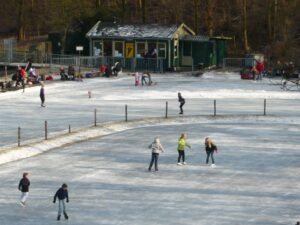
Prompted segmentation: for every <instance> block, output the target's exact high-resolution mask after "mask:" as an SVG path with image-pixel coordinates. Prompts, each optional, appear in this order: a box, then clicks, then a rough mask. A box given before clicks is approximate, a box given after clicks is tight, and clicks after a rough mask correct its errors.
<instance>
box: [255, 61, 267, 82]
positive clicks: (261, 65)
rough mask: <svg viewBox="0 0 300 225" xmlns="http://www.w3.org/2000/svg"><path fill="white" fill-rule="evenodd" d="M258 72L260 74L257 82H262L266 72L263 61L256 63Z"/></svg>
mask: <svg viewBox="0 0 300 225" xmlns="http://www.w3.org/2000/svg"><path fill="white" fill-rule="evenodd" d="M256 70H257V73H258V77H257V80H261V79H262V75H263V72H264V71H265V64H264V62H263V61H261V60H260V61H256Z"/></svg>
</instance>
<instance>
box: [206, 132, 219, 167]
mask: <svg viewBox="0 0 300 225" xmlns="http://www.w3.org/2000/svg"><path fill="white" fill-rule="evenodd" d="M205 151H206V164H208V163H209V158H211V162H212V164H211V167H215V166H216V165H215V159H214V152H215V151H218V148H217V146H216V144H215V143H214V142H213V141H212V139H211V138H209V137H207V138H205Z"/></svg>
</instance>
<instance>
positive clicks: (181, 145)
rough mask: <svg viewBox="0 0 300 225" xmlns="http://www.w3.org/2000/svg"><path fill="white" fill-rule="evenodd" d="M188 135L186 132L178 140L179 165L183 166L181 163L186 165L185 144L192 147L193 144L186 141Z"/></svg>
mask: <svg viewBox="0 0 300 225" xmlns="http://www.w3.org/2000/svg"><path fill="white" fill-rule="evenodd" d="M186 138H187V135H186V134H181V136H180V138H179V140H178V147H177V150H178V161H177V165H179V166H181V165H186V162H185V152H184V151H185V146H187V147H189V148H191V146H190V145H189V144H188V143H187V141H186ZM181 159H182V163H181V162H180V160H181Z"/></svg>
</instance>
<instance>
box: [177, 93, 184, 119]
mask: <svg viewBox="0 0 300 225" xmlns="http://www.w3.org/2000/svg"><path fill="white" fill-rule="evenodd" d="M178 101H179V103H180V105H179V108H180V112H179V114H183V108H182V107H183V105H184V104H185V99H184V98H183V97H182V95H181V93H180V92H178Z"/></svg>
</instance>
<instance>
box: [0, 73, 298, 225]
mask: <svg viewBox="0 0 300 225" xmlns="http://www.w3.org/2000/svg"><path fill="white" fill-rule="evenodd" d="M171 76H172V75H165V76H164V75H159V76H154V77H153V79H154V81H156V82H158V85H156V86H152V87H134V86H133V78H132V77H123V78H118V79H91V80H85V81H84V82H65V83H64V82H57V83H53V84H46V104H47V107H46V108H41V107H40V106H39V98H38V93H39V87H34V88H30V89H27V90H26V91H25V93H22V92H21V91H17V92H8V93H4V94H0V102H1V105H2V107H1V112H0V141H1V146H4V145H10V144H12V143H15V133H16V127H18V126H22V131H23V133H22V135H23V139H22V141H26V139H29V140H31V139H32V138H41V137H43V126H42V125H43V122H44V120H48V123H49V128H50V130H51V131H52V132H54V131H61V130H62V129H67V126H68V124H72V126H74V127H81V126H87V125H90V124H92V123H93V109H94V108H97V109H98V111H99V115H98V120H99V122H100V123H101V122H102V121H103V122H104V121H111V120H115V121H116V120H121V119H124V105H125V104H128V105H129V119H135V118H142V117H150V116H151V117H152V116H154V117H159V116H164V107H165V101H169V107H170V108H169V115H170V116H175V115H177V114H178V102H177V99H176V97H177V95H176V94H177V91H181V92H182V93H183V95H184V97H185V98H186V99H187V104H186V106H185V112H186V115H187V116H192V115H199V114H200V115H211V114H212V111H213V110H212V109H213V108H212V100H213V99H217V104H218V108H217V109H218V113H219V114H221V115H225V117H224V119H222V117H219V119H218V120H216V121H214V120H212V121H207V122H205V121H203V120H202V121H201V122H198V123H195V119H193V117H191V122H188V121H189V120H188V119H187V120H186V121H185V122H184V123H182V124H172V125H164V126H159V125H158V126H151V127H142V128H138V129H130V130H127V131H123V132H119V133H115V134H112V135H107V136H104V137H100V138H96V139H92V140H89V141H85V142H81V143H77V144H74V145H69V146H65V147H61V148H58V149H54V150H52V151H49V152H47V153H44V154H41V155H38V156H36V157H31V158H27V159H23V160H19V161H15V162H11V163H7V164H3V165H0V175H1V180H2V185H0V219H1V222H0V224H1V225H19V224H22V225H48V224H49V225H50V224H72V225H73V224H74V225H96V224H97V225H98V224H99V225H102V224H103V225H129V224H130V225H156V224H157V225H160V224H161V225H169V224H170V225H175V224H178V225H179V224H180V225H186V224H188V225H190V224H192V225H207V224H210V225H227V224H228V225H248V224H249V225H289V224H292V225H294V224H295V223H296V221H299V220H300V213H299V208H300V203H299V200H300V192H299V190H300V183H299V175H300V170H299V167H300V163H299V157H300V152H299V144H300V139H299V131H300V126H299V124H300V122H299V119H298V118H297V117H299V114H300V104H299V103H300V93H299V92H283V91H282V90H281V89H280V86H279V85H274V84H273V83H270V82H269V81H268V80H264V81H262V82H254V81H242V80H240V79H239V77H238V75H237V74H232V73H228V74H216V73H208V74H204V76H202V77H200V78H198V77H186V76H181V75H174V77H171ZM89 90H91V91H92V95H93V97H92V99H88V98H87V92H88V91H89ZM264 98H266V99H267V100H268V110H267V113H268V114H269V115H274V117H271V116H270V117H269V116H266V117H264V118H265V119H259V118H258V117H255V115H261V114H262V111H263V108H262V106H263V101H262V100H263V99H264ZM230 115H231V117H230ZM237 115H238V116H237ZM249 115H250V116H249ZM251 115H253V116H251ZM226 116H227V117H226ZM228 116H229V117H228ZM244 116H245V117H244ZM182 132H186V133H187V134H188V141H189V143H190V144H191V145H192V150H187V152H186V154H187V159H186V161H187V163H188V165H186V166H177V165H176V162H177V151H176V147H177V146H176V144H177V140H178V137H179V135H180V133H182ZM50 135H51V134H50ZM156 136H158V137H160V139H161V142H162V144H163V146H164V147H165V150H166V152H165V153H164V154H162V155H161V156H160V159H159V172H156V173H155V172H151V173H149V172H148V171H147V168H148V163H149V160H150V150H149V149H147V146H148V145H149V144H150V143H151V141H152V140H153V138H154V137H156ZM206 136H210V137H212V138H213V139H214V140H215V141H216V144H217V145H218V147H219V150H220V151H219V153H217V154H216V155H215V160H216V165H217V167H216V168H211V167H209V166H207V165H205V163H204V162H205V152H204V146H203V141H204V138H205V137H206ZM0 157H1V155H0ZM25 171H28V172H29V173H30V175H29V178H30V180H31V184H32V185H31V189H30V196H29V199H28V204H27V207H26V208H22V207H21V206H20V205H19V196H20V192H19V191H18V190H17V185H18V182H19V179H20V178H21V174H22V173H23V172H25ZM63 182H66V183H67V184H68V185H69V195H70V203H69V204H67V209H68V213H69V216H70V220H69V221H67V222H65V221H60V222H57V221H56V220H55V219H56V215H57V207H58V206H57V204H56V205H54V204H53V203H52V199H53V195H54V193H55V191H56V190H57V189H58V188H59V187H60V186H61V184H62V183H63Z"/></svg>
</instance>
